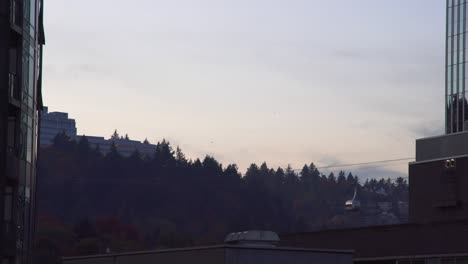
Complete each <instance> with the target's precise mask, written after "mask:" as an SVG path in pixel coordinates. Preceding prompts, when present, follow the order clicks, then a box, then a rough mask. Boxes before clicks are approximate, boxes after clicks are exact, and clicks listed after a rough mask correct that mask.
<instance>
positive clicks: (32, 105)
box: [0, 0, 45, 264]
mask: <svg viewBox="0 0 468 264" xmlns="http://www.w3.org/2000/svg"><path fill="white" fill-rule="evenodd" d="M42 17H43V1H42V0H9V1H7V0H4V1H1V2H0V217H1V219H0V225H1V226H0V262H1V263H2V264H3V263H5V264H6V263H31V247H32V234H33V231H34V211H35V199H34V197H35V192H36V189H35V186H36V178H35V175H36V163H37V155H36V153H37V140H38V137H37V135H38V124H39V119H40V118H39V115H38V110H40V109H41V108H42V92H41V91H42V87H41V79H42V74H41V73H42V45H44V43H45V40H44V29H43V23H42V20H43V19H42Z"/></svg>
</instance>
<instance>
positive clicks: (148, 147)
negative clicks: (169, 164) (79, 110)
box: [76, 136, 156, 157]
mask: <svg viewBox="0 0 468 264" xmlns="http://www.w3.org/2000/svg"><path fill="white" fill-rule="evenodd" d="M83 137H86V139H87V140H88V143H89V146H90V148H92V149H97V148H99V150H100V152H101V153H102V154H103V155H106V154H108V153H109V152H110V151H111V149H112V145H114V146H115V148H116V150H117V151H118V152H119V154H120V155H122V156H124V157H129V156H131V155H132V154H133V153H134V152H135V151H138V152H139V153H140V154H141V155H142V156H147V157H153V156H154V153H155V151H156V145H153V144H145V143H143V142H140V141H138V140H130V139H125V138H116V139H113V138H110V139H105V138H104V137H96V136H77V137H76V140H77V141H80V140H81V139H82V138H83Z"/></svg>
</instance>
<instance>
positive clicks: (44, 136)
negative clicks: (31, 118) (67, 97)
mask: <svg viewBox="0 0 468 264" xmlns="http://www.w3.org/2000/svg"><path fill="white" fill-rule="evenodd" d="M40 115H41V124H40V135H39V138H40V144H41V146H48V145H52V144H53V140H54V138H55V136H56V135H57V134H59V133H61V132H65V134H67V135H69V136H70V137H71V138H73V139H75V138H76V122H75V119H70V118H68V113H63V112H50V113H49V109H48V107H44V110H42V111H41V113H40Z"/></svg>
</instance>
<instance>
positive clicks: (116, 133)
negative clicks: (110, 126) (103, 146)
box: [111, 129, 120, 139]
mask: <svg viewBox="0 0 468 264" xmlns="http://www.w3.org/2000/svg"><path fill="white" fill-rule="evenodd" d="M119 138H120V136H119V132H117V129H116V130H114V133H113V134H112V136H111V139H119Z"/></svg>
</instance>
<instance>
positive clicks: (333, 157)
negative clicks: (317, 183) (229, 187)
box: [43, 0, 445, 177]
mask: <svg viewBox="0 0 468 264" xmlns="http://www.w3.org/2000/svg"><path fill="white" fill-rule="evenodd" d="M45 4H46V6H45V29H46V47H45V52H44V56H45V58H44V84H43V85H44V102H45V104H46V105H47V106H49V109H50V110H51V111H62V112H68V113H69V114H70V116H71V117H72V118H74V119H76V121H77V127H78V133H79V134H80V135H81V134H86V135H93V136H105V137H109V136H110V135H111V134H112V132H113V131H114V129H117V130H118V131H119V132H120V133H121V134H125V133H128V135H129V136H130V138H132V139H136V140H141V141H142V140H144V139H145V138H148V139H149V141H150V142H152V143H155V142H157V141H160V140H162V139H163V138H165V139H167V140H169V141H170V142H171V144H172V145H173V146H180V147H181V148H182V150H183V151H184V152H185V153H186V155H187V156H188V157H189V158H193V159H195V158H198V157H199V158H203V157H204V156H205V155H213V156H214V157H215V158H216V159H218V160H219V161H220V162H222V163H223V164H230V163H236V164H238V166H239V167H240V169H241V171H244V170H245V168H246V167H248V166H249V165H250V164H251V163H257V164H260V163H262V162H264V161H266V162H267V164H268V165H269V166H271V167H277V166H282V167H285V166H287V165H288V164H290V165H291V166H292V167H293V168H295V169H299V168H301V167H302V166H303V165H304V164H306V163H307V164H309V163H311V162H314V164H315V165H316V166H318V167H321V166H329V165H337V164H348V163H359V162H367V161H378V160H387V159H398V158H409V157H414V155H415V147H414V145H415V139H416V138H421V137H426V136H433V135H438V134H442V133H443V123H444V122H443V118H444V117H443V111H444V105H443V101H444V100H443V98H444V49H445V46H444V45H445V40H444V34H445V1H442V0H411V1H408V0H392V1H383V0H353V1H349V0H335V1H323V0H288V1H286V0H197V1H194V0H165V1H163V0H134V1H130V2H129V1H123V0H99V1H95V0H81V1H63V0H48V1H47V2H46V3H45ZM342 169H344V170H347V171H349V170H352V171H353V172H355V173H357V174H358V175H360V176H361V177H397V176H404V175H406V174H407V164H406V162H398V163H395V164H385V166H382V165H379V166H378V167H376V166H373V167H369V166H361V167H359V166H357V167H350V168H342ZM325 172H326V170H325Z"/></svg>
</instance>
